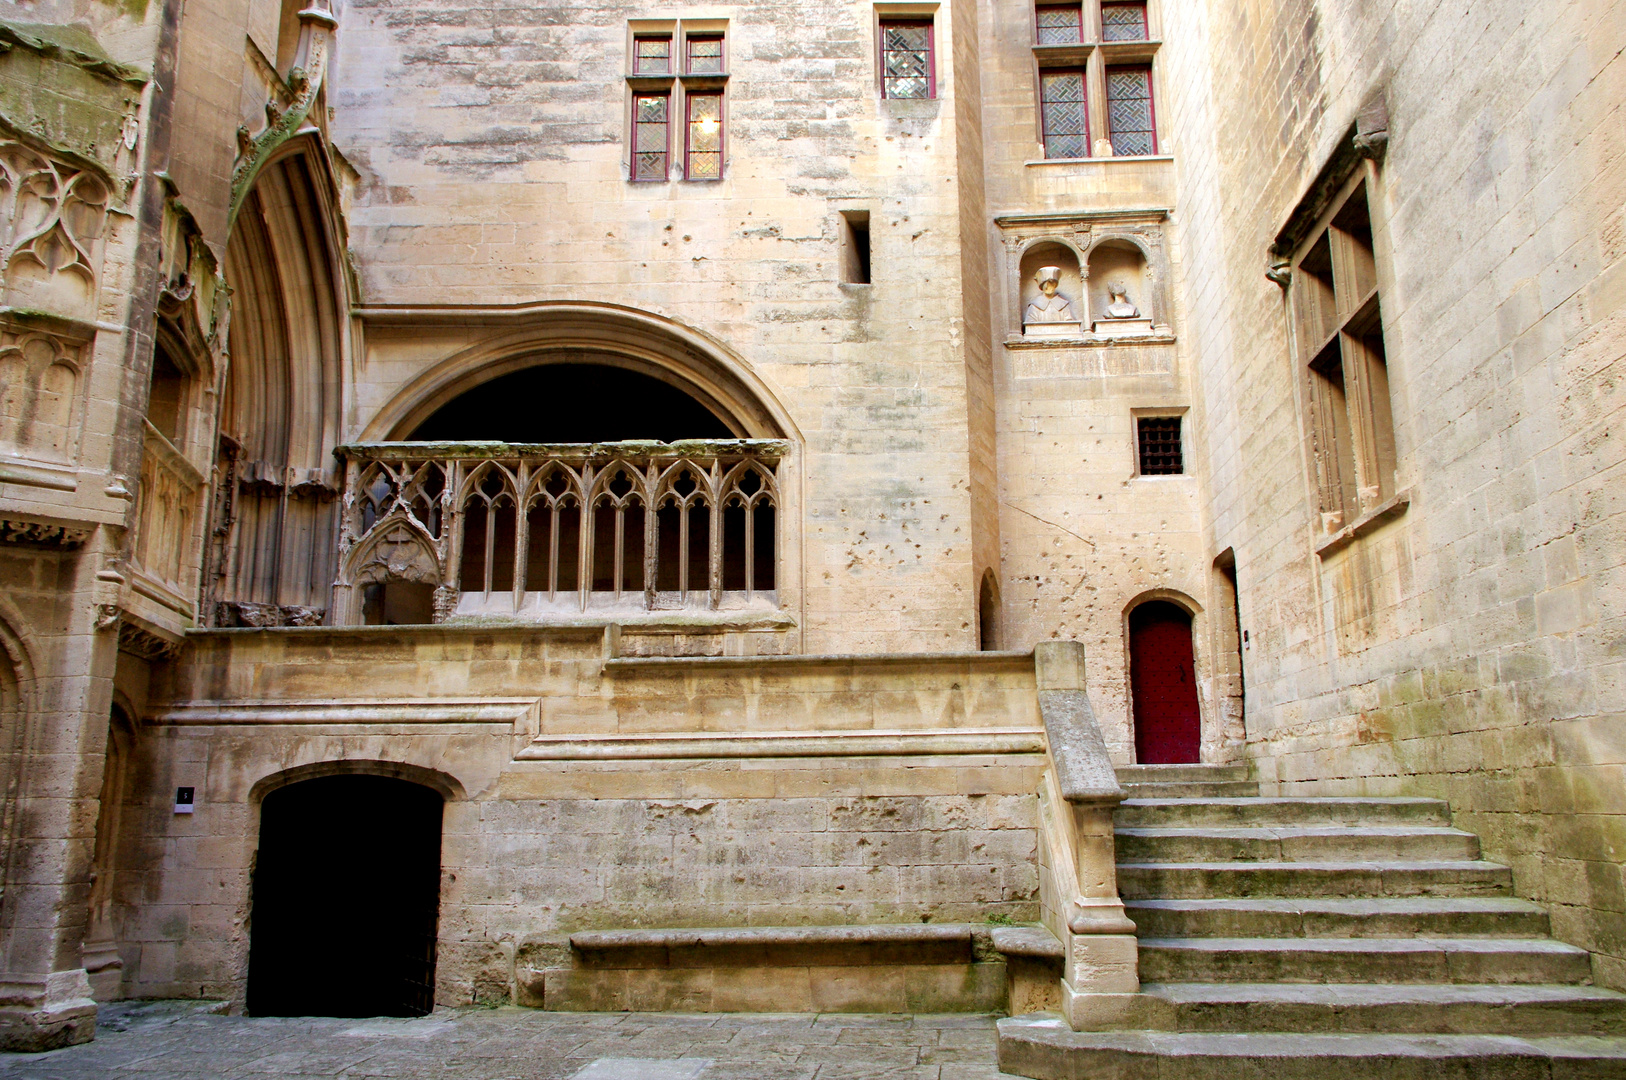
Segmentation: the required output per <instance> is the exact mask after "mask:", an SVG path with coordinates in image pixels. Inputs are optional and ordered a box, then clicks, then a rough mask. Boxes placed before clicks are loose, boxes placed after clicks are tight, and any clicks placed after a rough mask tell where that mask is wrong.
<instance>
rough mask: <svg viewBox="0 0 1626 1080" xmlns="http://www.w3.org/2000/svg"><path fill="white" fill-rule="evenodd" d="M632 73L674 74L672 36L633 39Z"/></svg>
mask: <svg viewBox="0 0 1626 1080" xmlns="http://www.w3.org/2000/svg"><path fill="white" fill-rule="evenodd" d="M632 73H633V74H634V75H670V74H672V39H671V38H670V37H666V36H664V35H663V36H661V37H640V38H635V39H634V40H633V54H632Z"/></svg>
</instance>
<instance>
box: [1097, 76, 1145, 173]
mask: <svg viewBox="0 0 1626 1080" xmlns="http://www.w3.org/2000/svg"><path fill="white" fill-rule="evenodd" d="M1153 121H1154V113H1153V111H1152V69H1151V68H1150V67H1144V66H1142V67H1109V68H1107V130H1108V131H1109V132H1110V133H1111V135H1112V152H1113V153H1114V154H1115V155H1117V156H1119V157H1138V156H1141V155H1144V154H1155V153H1157V131H1156V125H1155V123H1154V122H1153Z"/></svg>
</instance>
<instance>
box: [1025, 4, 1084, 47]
mask: <svg viewBox="0 0 1626 1080" xmlns="http://www.w3.org/2000/svg"><path fill="white" fill-rule="evenodd" d="M1034 21H1035V23H1036V24H1037V29H1038V37H1037V39H1036V40H1037V41H1038V42H1039V44H1040V45H1077V44H1078V43H1079V42H1081V41H1083V40H1084V5H1083V4H1081V3H1080V4H1040V5H1039V6H1038V7H1037V8H1035V9H1034Z"/></svg>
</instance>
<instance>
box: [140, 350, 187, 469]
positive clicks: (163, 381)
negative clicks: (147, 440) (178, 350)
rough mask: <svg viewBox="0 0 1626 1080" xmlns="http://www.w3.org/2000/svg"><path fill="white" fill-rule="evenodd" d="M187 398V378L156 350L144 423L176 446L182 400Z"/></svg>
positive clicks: (178, 440)
mask: <svg viewBox="0 0 1626 1080" xmlns="http://www.w3.org/2000/svg"><path fill="white" fill-rule="evenodd" d="M185 396H186V376H185V375H182V374H181V369H180V368H178V367H176V366H175V362H174V361H173V360H171V359H170V358H169V354H168V353H166V352H164V350H162V349H159V350H158V351H157V352H155V353H154V354H153V357H152V391H151V393H150V394H149V395H148V397H147V422H148V423H150V424H151V425H152V426H153V427H155V428H157V429H158V431H159V432H160V433H161V434H162V435H163V436H164V438H166V439H168V440H169V441H170V442H171V443H174V444H175V445H177V446H179V445H180V442H181V418H182V408H181V406H182V405H183V403H184V402H183V399H184V398H185Z"/></svg>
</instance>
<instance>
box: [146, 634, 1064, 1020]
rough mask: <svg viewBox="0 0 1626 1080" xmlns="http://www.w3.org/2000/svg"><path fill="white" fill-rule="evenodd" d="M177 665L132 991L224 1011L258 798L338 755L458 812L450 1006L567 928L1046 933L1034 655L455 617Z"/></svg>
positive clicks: (488, 995) (156, 759)
mask: <svg viewBox="0 0 1626 1080" xmlns="http://www.w3.org/2000/svg"><path fill="white" fill-rule="evenodd" d="M189 655H190V659H189V660H187V661H185V662H183V663H181V664H178V665H174V666H173V670H171V671H170V673H169V674H168V675H167V676H166V675H163V674H162V673H161V674H160V676H159V678H157V679H156V680H155V683H154V685H153V689H152V695H153V697H152V700H151V701H150V703H149V705H148V709H147V712H148V715H149V716H150V717H151V718H152V720H153V726H151V727H150V728H148V729H147V730H146V731H145V732H144V733H143V735H142V737H141V738H140V739H139V740H138V744H137V750H136V754H135V761H136V763H137V764H136V765H135V767H134V774H135V775H137V776H139V778H140V779H139V782H138V783H136V784H134V785H132V789H133V793H132V795H131V801H130V803H129V805H128V806H126V808H125V813H124V819H123V820H124V831H125V839H124V848H123V850H122V852H121V859H120V864H121V870H120V874H119V879H118V881H119V886H118V887H119V902H118V905H117V921H118V925H119V928H120V932H119V949H120V952H121V954H122V955H123V957H124V961H125V975H124V979H125V981H124V985H123V992H124V993H125V994H128V995H133V996H142V995H158V996H163V995H185V996H191V995H203V996H208V995H223V996H229V997H238V996H240V995H241V992H242V987H243V979H244V978H245V975H246V970H245V965H246V962H247V940H248V939H247V932H246V929H245V919H246V918H247V916H248V914H249V910H250V897H249V874H250V866H251V858H252V854H253V851H254V849H255V847H256V845H257V836H258V820H257V818H258V812H259V800H260V799H261V798H262V797H263V795H264V792H265V791H266V790H267V785H268V784H269V785H274V784H275V783H276V782H277V778H278V777H281V776H285V775H288V774H289V772H290V770H294V771H295V773H294V774H295V775H298V776H305V775H315V774H319V773H321V772H323V771H342V770H343V769H344V768H347V767H352V766H347V765H345V764H343V763H345V762H351V763H357V762H369V761H389V762H395V763H398V764H399V765H402V766H405V767H407V768H409V769H418V770H421V771H422V773H421V774H422V775H427V774H431V773H432V774H435V775H438V776H441V777H443V778H444V781H443V784H444V786H446V787H447V788H448V789H449V790H453V791H454V792H456V795H455V796H454V797H453V798H452V799H451V800H450V801H449V802H448V804H447V808H446V818H445V827H444V830H445V831H444V839H443V845H442V864H443V873H442V901H441V922H440V953H439V955H440V968H439V971H440V976H439V981H440V989H439V994H440V998H441V1000H442V1001H444V1002H446V1003H457V1002H467V1001H470V1000H475V999H480V1000H494V999H498V998H503V997H505V996H507V995H509V994H510V993H512V992H514V991H513V985H512V984H513V982H514V980H515V978H516V976H515V963H516V955H518V957H519V962H520V966H521V972H520V976H519V978H520V979H521V980H522V981H523V979H524V977H525V971H527V970H530V969H531V968H541V967H557V966H560V959H561V957H563V958H565V959H564V965H565V966H568V947H567V945H566V938H567V936H568V934H569V933H570V932H572V931H575V930H582V929H604V928H617V927H638V926H642V927H662V926H700V925H707V926H717V925H721V926H775V925H804V924H824V923H865V922H919V921H922V920H932V921H937V922H951V921H954V922H981V921H983V920H984V919H986V918H987V917H989V916H1004V917H1008V918H1012V919H1016V920H1024V919H1031V918H1033V917H1035V915H1036V914H1037V909H1038V894H1037V890H1038V882H1037V876H1036V875H1037V870H1036V861H1035V844H1036V838H1035V820H1034V798H1033V793H1034V792H1035V791H1036V790H1037V787H1038V778H1039V775H1040V772H1041V770H1042V768H1043V764H1044V760H1045V759H1044V752H1043V748H1044V742H1043V732H1042V729H1041V727H1040V724H1039V719H1038V715H1037V706H1036V703H1035V697H1034V690H1033V661H1032V658H1031V657H1028V656H1013V655H1008V654H992V655H979V654H962V655H959V656H945V657H932V658H927V657H920V658H903V657H893V658H871V659H865V658H857V657H853V658H828V657H827V658H799V657H789V658H777V659H766V658H755V659H749V660H728V659H716V660H712V659H693V660H685V659H676V660H673V659H632V660H618V659H614V658H610V659H607V658H606V655H605V641H604V636H603V634H602V633H601V632H595V631H592V630H574V631H572V630H556V631H549V632H546V633H544V634H538V633H537V632H536V631H534V630H530V631H527V630H499V631H495V632H493V631H472V630H467V629H454V628H449V627H448V628H420V629H412V630H385V629H373V630H321V629H314V630H293V629H280V630H263V631H219V632H213V633H210V634H208V635H206V636H204V637H201V638H199V639H198V640H197V644H196V647H195V648H194V649H193V650H192V651H191V653H190V654H189ZM335 763H338V764H335ZM177 786H193V787H195V788H196V789H197V800H198V801H197V810H196V813H194V814H192V815H190V816H188V815H175V814H173V813H172V812H171V806H170V804H169V799H168V796H169V793H170V792H171V791H172V790H173V789H174V788H175V787H177ZM124 867H128V868H129V869H128V871H126V870H125V869H123V868H124ZM527 965H528V966H527Z"/></svg>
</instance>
